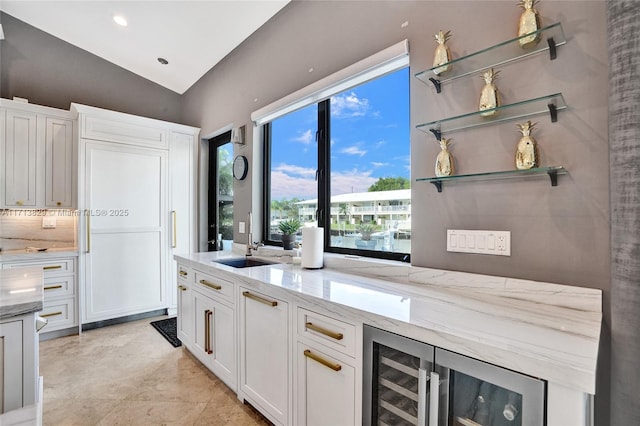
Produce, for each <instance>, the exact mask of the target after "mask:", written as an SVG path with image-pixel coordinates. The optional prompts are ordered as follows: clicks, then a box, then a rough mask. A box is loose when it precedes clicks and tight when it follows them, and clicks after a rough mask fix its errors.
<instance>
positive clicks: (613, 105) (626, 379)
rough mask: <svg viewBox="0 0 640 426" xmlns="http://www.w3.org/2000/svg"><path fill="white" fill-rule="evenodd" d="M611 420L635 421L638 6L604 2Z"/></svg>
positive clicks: (639, 381)
mask: <svg viewBox="0 0 640 426" xmlns="http://www.w3.org/2000/svg"><path fill="white" fill-rule="evenodd" d="M608 5H609V7H608V11H609V15H608V18H609V64H610V71H609V76H610V88H611V94H610V96H609V126H610V127H609V141H610V147H611V148H610V165H611V167H610V170H611V210H612V211H613V212H615V214H614V215H613V217H612V220H611V269H612V271H611V303H612V305H613V306H614V309H613V311H612V315H611V339H612V342H613V345H612V351H611V367H612V368H611V423H610V424H612V425H637V424H640V404H638V395H639V394H640V369H639V368H638V354H640V330H639V329H638V324H640V110H639V109H638V106H639V105H640V85H638V79H640V7H639V4H638V3H637V2H635V1H624V2H623V1H619V2H609V4H608Z"/></svg>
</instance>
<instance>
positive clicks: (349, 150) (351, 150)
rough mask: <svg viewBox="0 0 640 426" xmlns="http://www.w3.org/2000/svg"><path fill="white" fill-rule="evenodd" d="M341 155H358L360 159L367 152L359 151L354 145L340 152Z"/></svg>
mask: <svg viewBox="0 0 640 426" xmlns="http://www.w3.org/2000/svg"><path fill="white" fill-rule="evenodd" d="M340 153H341V154H349V155H359V156H360V157H362V156H364V155H365V154H366V153H367V151H365V150H363V149H360V148H359V147H357V146H356V145H353V146H348V147H346V148H343V149H341V150H340Z"/></svg>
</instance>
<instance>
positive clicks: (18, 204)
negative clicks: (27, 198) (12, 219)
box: [16, 200, 24, 206]
mask: <svg viewBox="0 0 640 426" xmlns="http://www.w3.org/2000/svg"><path fill="white" fill-rule="evenodd" d="M23 204H24V203H23V202H22V201H20V200H17V201H16V206H21V205H23Z"/></svg>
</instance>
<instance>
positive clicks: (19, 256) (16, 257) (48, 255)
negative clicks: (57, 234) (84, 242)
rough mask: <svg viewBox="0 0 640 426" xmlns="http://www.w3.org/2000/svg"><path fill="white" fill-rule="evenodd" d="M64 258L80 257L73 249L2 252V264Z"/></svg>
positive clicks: (0, 259) (0, 260)
mask: <svg viewBox="0 0 640 426" xmlns="http://www.w3.org/2000/svg"><path fill="white" fill-rule="evenodd" d="M64 257H78V250H77V249H75V248H73V247H71V248H69V247H67V248H51V249H47V250H46V251H31V252H28V251H26V250H6V251H1V252H0V262H24V261H30V260H36V261H45V262H46V261H47V260H55V259H60V258H64Z"/></svg>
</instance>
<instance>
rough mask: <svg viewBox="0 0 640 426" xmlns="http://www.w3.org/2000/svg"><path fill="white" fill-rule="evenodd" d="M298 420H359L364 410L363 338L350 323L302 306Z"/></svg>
mask: <svg viewBox="0 0 640 426" xmlns="http://www.w3.org/2000/svg"><path fill="white" fill-rule="evenodd" d="M296 329H297V345H296V350H295V357H296V369H295V376H296V379H295V383H294V386H295V391H294V401H293V402H294V407H295V410H296V421H295V424H296V425H301V426H302V425H307V426H312V425H317V426H324V425H335V426H346V425H355V424H360V423H361V422H362V416H361V411H362V410H361V408H360V407H361V406H362V399H361V398H362V397H361V386H360V383H361V381H362V379H361V377H362V375H361V371H362V370H361V368H360V362H359V360H358V359H357V354H359V353H360V351H359V349H358V348H359V347H360V346H361V342H360V340H359V338H358V336H359V334H358V328H357V327H356V326H355V325H354V324H351V323H348V322H345V321H343V320H340V319H337V318H333V317H330V316H328V315H324V314H321V313H318V312H314V311H310V310H308V309H304V308H302V307H298V310H297V317H296Z"/></svg>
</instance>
